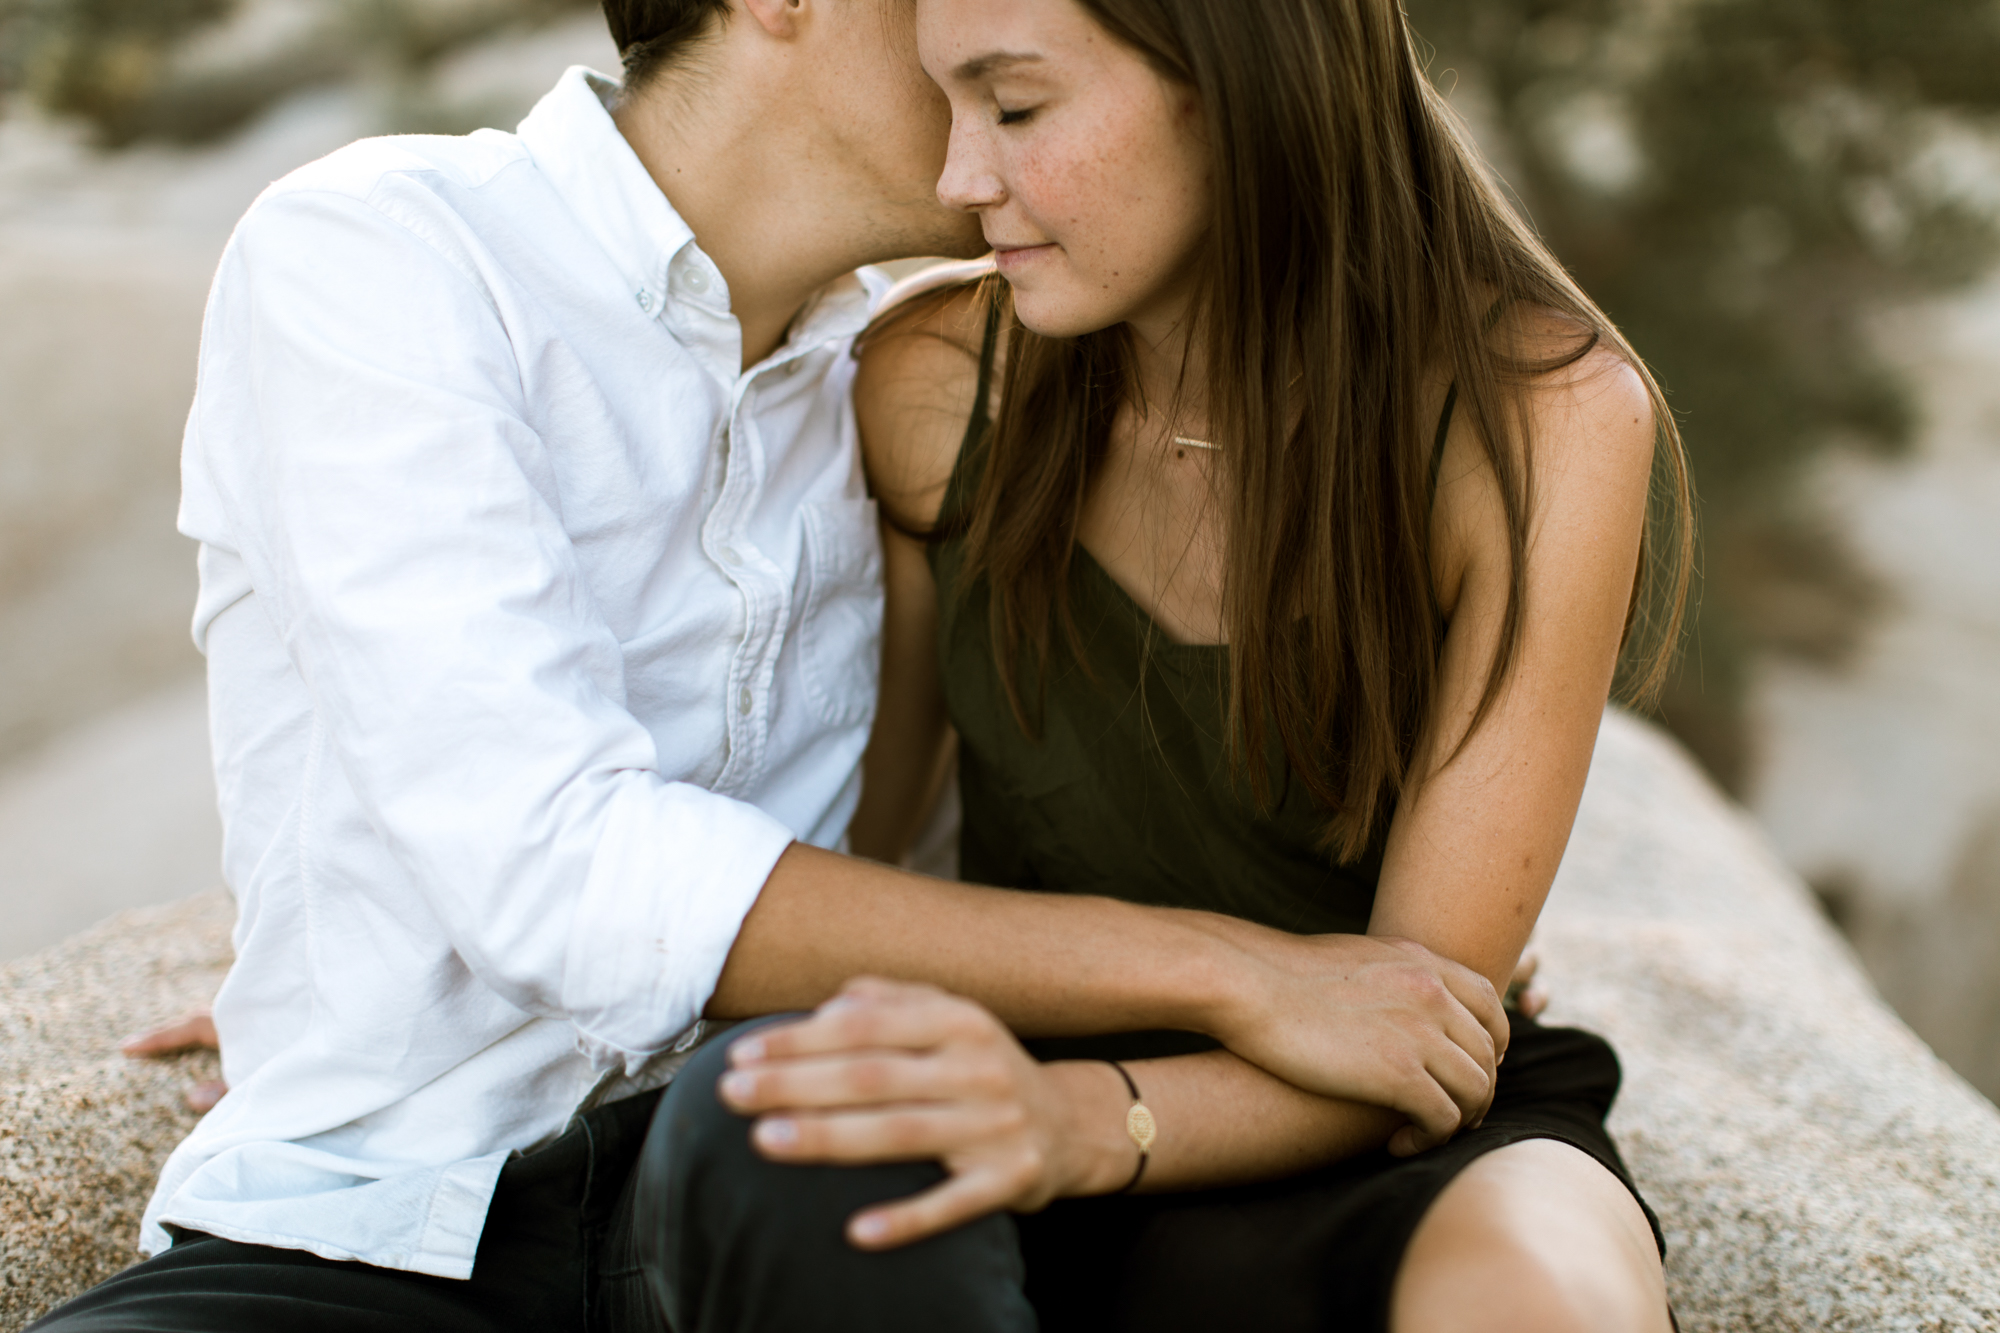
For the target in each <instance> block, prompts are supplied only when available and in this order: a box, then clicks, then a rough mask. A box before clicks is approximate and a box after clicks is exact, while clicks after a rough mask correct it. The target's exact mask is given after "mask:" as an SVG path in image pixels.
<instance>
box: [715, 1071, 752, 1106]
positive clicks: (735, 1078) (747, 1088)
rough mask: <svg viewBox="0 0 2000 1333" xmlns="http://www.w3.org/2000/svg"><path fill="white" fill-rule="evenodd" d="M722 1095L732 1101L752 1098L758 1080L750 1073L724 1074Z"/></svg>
mask: <svg viewBox="0 0 2000 1333" xmlns="http://www.w3.org/2000/svg"><path fill="white" fill-rule="evenodd" d="M720 1086H721V1088H722V1095H723V1096H724V1097H727V1098H728V1099H729V1100H730V1101H732V1102H744V1101H748V1100H750V1094H751V1092H752V1091H754V1090H755V1088H756V1086H757V1080H756V1079H754V1078H752V1077H750V1075H748V1074H741V1073H730V1074H724V1075H723V1076H722V1081H721V1084H720Z"/></svg>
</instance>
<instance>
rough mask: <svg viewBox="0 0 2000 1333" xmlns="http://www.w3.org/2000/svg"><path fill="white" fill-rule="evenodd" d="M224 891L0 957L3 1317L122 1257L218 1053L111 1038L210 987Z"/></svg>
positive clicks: (82, 1281) (219, 947) (104, 1270)
mask: <svg viewBox="0 0 2000 1333" xmlns="http://www.w3.org/2000/svg"><path fill="white" fill-rule="evenodd" d="M232 911H233V909H232V908H231V905H230V902H229V898H228V895H226V894H224V893H221V892H215V893H208V894H202V895H199V896H197V897H193V898H187V899H183V900H182V901H180V902H177V903H172V904H169V905H168V906H165V907H153V908H144V909H140V910H138V911H132V912H125V913H121V914H120V915H118V916H114V917H112V918H110V919H109V920H107V921H104V922H102V923H100V924H99V925H96V926H93V927H92V928H91V929H89V930H87V931H85V932H83V933H82V934H80V935H76V936H73V937H72V938H70V939H69V940H66V941H64V942H63V943H62V944H59V945H57V946H56V947H55V948H53V949H49V950H47V951H45V952H43V953H39V954H35V955H33V956H32V957H29V958H24V959H20V960H18V961H16V962H12V963H8V964H5V965H0V1329H9V1330H11V1329H16V1328H20V1327H22V1326H23V1325H25V1324H26V1323H28V1322H29V1321H30V1320H32V1319H35V1318H37V1317H38V1316H40V1315H41V1314H42V1313H43V1312H44V1311H46V1310H47V1309H48V1308H49V1307H50V1306H52V1305H55V1304H57V1303H59V1302H61V1301H63V1300H66V1299H68V1298H69V1297H70V1296H71V1295H73V1294H75V1293H76V1292H78V1291H81V1290H82V1289H83V1288H85V1287H87V1286H89V1285H91V1284H92V1283H94V1282H97V1281H99V1280H101V1279H103V1278H106V1277H109V1276H110V1275H111V1274H113V1273H115V1272H117V1271H118V1270H119V1269H121V1268H123V1267H125V1266H126V1265H127V1264H129V1263H132V1262H133V1261H134V1260H135V1259H137V1258H138V1257H139V1256H138V1254H137V1252H136V1248H135V1247H136V1245H137V1243H138V1235H139V1213H140V1210H141V1209H143V1208H144V1207H145V1203H146V1198H147V1196H148V1195H150V1194H151V1193H152V1191H153V1179H154V1177H155V1175H156V1174H157V1173H158V1171H159V1169H160V1163H161V1162H162V1161H164V1160H165V1159H166V1155H167V1154H168V1153H169V1152H170V1151H172V1149H173V1146H174V1145H175V1144H176V1143H179V1142H180V1140H181V1139H182V1137H183V1136H185V1135H186V1134H187V1132H188V1130H189V1129H191V1128H193V1126H194V1122H195V1115H194V1113H193V1112H191V1111H189V1110H188V1109H187V1107H186V1105H185V1104H184V1103H183V1102H182V1100H181V1097H182V1093H183V1092H184V1091H185V1090H186V1088H187V1086H188V1084H189V1083H190V1082H191V1081H193V1080H194V1079H197V1078H213V1077H215V1074H214V1072H213V1071H214V1069H215V1057H214V1056H213V1055H212V1054H206V1053H204V1054H199V1055H187V1056H180V1057H176V1058H174V1059H169V1060H159V1061H145V1062H138V1061H129V1060H126V1059H125V1058H124V1057H123V1056H121V1055H120V1054H119V1053H118V1041H119V1038H121V1037H123V1036H125V1035H127V1034H128V1033H131V1032H133V1031H135V1030H139V1029H142V1028H145V1027H149V1026H152V1025H154V1024H157V1023H159V1022H162V1021H164V1020H166V1019H170V1018H174V1017H176V1016H178V1015H180V1014H182V1013H185V1012H186V1011H187V1010H188V1009H190V1008H193V1007H194V1006H195V1005H198V1004H205V1003H207V1002H208V1000H209V998H210V997H211V996H213V995H214V994H215V988H216V986H217V985H218V984H220V982H221V980H222V974H223V971H224V970H225V969H226V968H227V967H228V965H229V927H230V921H231V918H232Z"/></svg>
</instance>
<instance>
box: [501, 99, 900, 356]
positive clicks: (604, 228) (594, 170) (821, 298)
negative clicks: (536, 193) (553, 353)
mask: <svg viewBox="0 0 2000 1333" xmlns="http://www.w3.org/2000/svg"><path fill="white" fill-rule="evenodd" d="M617 92H618V84H617V82H616V81H615V80H613V79H609V78H606V77H605V76H604V75H602V74H599V73H598V72H597V71H595V70H592V69H589V68H587V67H585V66H582V65H573V66H571V67H570V68H569V69H568V70H567V71H565V72H564V74H563V76H562V78H561V79H560V80H559V81H558V82H557V83H556V86H555V87H554V88H553V89H551V90H550V91H549V93H548V94H547V96H545V97H543V98H542V100H541V101H540V102H539V103H537V104H536V106H535V109H534V110H533V111H530V112H529V113H528V118H527V119H526V120H524V121H522V122H521V126H520V130H519V134H520V138H521V141H522V143H523V144H525V145H526V146H527V149H528V152H529V155H530V156H532V157H533V158H534V160H535V165H536V167H537V168H539V169H540V170H541V172H542V173H543V175H545V176H546V177H547V178H548V179H549V181H550V182H551V183H552V184H553V185H554V186H555V189H556V192H557V193H558V194H560V195H561V196H562V198H563V200H564V202H565V203H567V204H568V205H569V208H570V211H571V212H573V213H574V214H575V215H576V217H577V220H578V221H579V222H581V223H582V225H583V228H584V230H585V231H587V232H589V233H590V234H591V236H592V237H593V238H594V239H595V240H596V241H597V243H598V244H599V245H600V246H602V247H603V249H604V252H605V254H606V255H608V256H610V258H611V262H612V263H613V265H615V266H616V267H617V269H618V272H619V274H620V275H621V276H622V277H623V278H624V279H625V284H626V287H627V288H628V289H629V290H630V291H631V292H632V295H633V299H634V300H635V301H637V303H638V305H639V308H640V309H641V310H643V311H645V312H646V313H647V314H648V315H651V316H653V317H654V318H655V319H658V318H661V317H662V316H663V315H665V313H666V311H667V308H668V304H669V300H670V299H671V300H672V301H673V302H675V303H689V304H693V305H696V306H699V307H701V308H702V310H703V312H704V313H705V314H707V315H709V316H712V317H720V318H723V319H728V318H729V288H728V284H727V283H726V282H725V281H724V279H723V276H722V272H721V270H719V269H718V268H716V267H715V263H714V261H713V260H711V259H710V258H709V257H708V256H707V255H705V254H703V253H702V250H701V247H700V246H699V245H697V244H696V243H695V239H694V232H693V231H692V230H690V229H689V227H688V225H687V223H686V222H685V221H683V220H682V218H681V215H680V214H679V213H678V212H676V211H675V210H674V206H673V204H672V202H670V201H669V200H668V198H667V196H666V193H665V192H664V191H662V190H661V189H660V187H659V186H658V185H657V184H655V183H654V181H653V178H652V176H651V174H650V173H648V172H647V170H646V167H645V164H644V163H642V162H641V161H640V160H639V155H638V154H637V153H635V152H633V151H632V145H631V144H629V143H627V142H626V141H625V136H624V135H623V134H621V133H619V131H618V126H617V124H616V123H615V122H614V121H613V120H612V119H611V112H610V108H609V103H610V101H611V99H612V98H614V97H615V96H616V95H617ZM888 287H889V282H888V280H887V278H886V277H884V276H883V275H882V274H881V273H880V272H879V271H878V270H875V269H862V270H860V271H859V272H858V273H850V274H846V275H844V276H842V277H840V278H837V279H835V280H834V281H833V282H831V283H829V284H828V285H827V286H826V287H825V288H824V289H822V290H821V291H820V293H819V294H818V295H817V296H815V297H814V298H813V299H812V301H811V302H810V303H809V304H808V305H807V307H806V309H805V311H804V312H803V313H802V314H801V315H800V317H799V319H798V321H797V322H796V324H795V325H794V328H793V333H792V337H791V339H790V340H789V341H788V342H787V343H786V344H785V346H784V347H782V348H780V349H779V351H778V353H777V356H778V357H779V358H781V359H782V358H784V357H786V356H788V355H789V354H791V353H793V352H798V351H803V350H805V349H807V348H810V347H815V346H822V345H824V344H826V343H828V342H831V341H834V340H837V339H840V338H849V337H852V336H853V335H855V334H856V333H859V332H860V331H861V330H862V329H863V328H864V327H866V326H867V323H868V320H869V317H870V316H871V315H872V314H873V313H874V309H875V306H876V304H877V303H878V302H879V301H880V300H881V298H882V295H883V293H884V292H885V291H887V290H888Z"/></svg>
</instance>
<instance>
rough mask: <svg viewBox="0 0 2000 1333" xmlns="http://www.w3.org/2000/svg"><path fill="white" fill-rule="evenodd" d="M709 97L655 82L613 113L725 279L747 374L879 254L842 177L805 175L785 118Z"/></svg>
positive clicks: (806, 165) (805, 158)
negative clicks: (809, 309)
mask: <svg viewBox="0 0 2000 1333" xmlns="http://www.w3.org/2000/svg"><path fill="white" fill-rule="evenodd" d="M666 77H669V78H670V77H672V76H671V75H668V76H666ZM718 101H719V99H713V98H705V97H700V96H676V95H675V93H674V90H673V89H671V88H670V87H667V86H665V85H664V84H663V85H661V86H656V87H653V88H649V89H647V90H646V91H645V92H644V93H642V94H640V95H639V96H637V97H633V98H630V99H628V100H627V101H625V102H624V103H623V104H622V105H620V106H619V107H618V109H617V111H616V112H614V114H613V118H614V119H615V120H616V122H617V124H618V129H619V131H620V132H621V133H622V134H623V135H624V136H625V139H626V142H628V143H630V144H631V145H632V149H633V151H634V152H635V153H637V154H638V156H639V161H640V162H641V163H643V164H644V166H645V168H646V170H647V172H648V173H649V174H650V175H651V176H652V178H653V181H654V183H655V184H657V185H658V186H659V187H660V189H661V190H662V191H663V192H664V193H665V194H666V196H667V199H668V201H669V202H671V203H672V204H673V206H674V211H675V212H677V213H679V214H680V215H681V218H682V220H683V221H685V222H686V223H687V224H688V227H689V228H690V229H691V230H692V231H693V232H694V235H695V240H696V241H697V242H698V243H699V244H700V246H701V248H702V250H703V252H704V253H706V254H707V255H708V257H709V258H710V259H711V260H713V261H714V262H715V266H716V267H717V268H718V269H720V270H721V271H722V276H723V280H724V281H726V282H727V283H728V284H729V300H730V309H731V312H732V313H733V314H734V315H735V316H736V319H737V322H738V323H739V324H740V325H741V326H742V329H743V368H744V369H745V370H747V369H749V368H750V367H751V366H753V365H755V364H757V363H758V362H759V361H762V360H763V359H764V358H765V357H767V356H769V355H770V354H771V353H772V352H773V351H775V350H776V349H777V348H778V346H779V344H781V343H782V342H784V340H785V335H786V331H787V330H788V329H789V328H790V327H791V324H792V321H793V319H794V318H795V317H796V316H797V315H798V313H799V310H800V309H801V308H802V307H803V306H804V305H805V304H806V302H807V301H809V300H811V299H812V296H813V294H814V293H816V292H818V291H819V290H820V289H821V288H822V287H825V286H826V285H827V284H828V283H829V282H832V281H833V280H834V279H835V278H838V277H839V276H841V275H842V274H844V273H847V272H850V271H852V270H853V269H855V268H858V267H860V266H861V265H862V264H865V263H868V262H871V261H872V260H874V259H877V258H880V257H881V256H878V255H876V254H874V253H872V252H871V250H870V249H869V247H868V241H869V240H870V239H871V238H870V236H869V228H867V226H866V225H865V223H864V221H863V220H862V219H860V218H858V217H856V216H851V214H852V212H853V209H852V206H851V204H850V203H849V200H848V199H847V197H846V193H847V192H846V191H844V190H843V189H842V184H841V182H839V181H838V180H832V179H829V178H828V176H827V174H826V173H825V172H824V171H816V170H815V169H814V164H813V163H812V161H811V155H810V154H809V153H807V152H803V151H800V149H801V147H802V145H801V144H800V142H799V141H798V140H797V139H796V138H795V137H794V136H792V135H790V134H788V133H787V132H786V127H785V125H784V123H783V120H784V118H783V117H781V116H775V115H774V116H769V117H765V118H762V119H754V118H752V117H748V116H737V115H732V114H731V112H732V107H730V106H729V105H727V104H718ZM697 108H699V109H697Z"/></svg>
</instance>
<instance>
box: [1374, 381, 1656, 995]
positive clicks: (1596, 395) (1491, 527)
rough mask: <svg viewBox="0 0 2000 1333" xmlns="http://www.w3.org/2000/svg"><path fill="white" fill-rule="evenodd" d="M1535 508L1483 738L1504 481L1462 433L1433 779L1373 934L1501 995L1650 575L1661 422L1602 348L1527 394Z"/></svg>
mask: <svg viewBox="0 0 2000 1333" xmlns="http://www.w3.org/2000/svg"><path fill="white" fill-rule="evenodd" d="M1528 405H1529V420H1530V424H1531V430H1532V437H1531V438H1532V439H1533V447H1534V471H1533V477H1534V494H1533V496H1532V497H1531V498H1532V506H1533V507H1532V512H1531V515H1530V524H1529V531H1528V563H1527V570H1526V597H1525V606H1524V611H1525V616H1524V622H1523V628H1522V638H1521V644H1520V655H1519V658H1518V659H1517V661H1516V663H1515V667H1514V670H1513V672H1512V673H1511V675H1510V676H1509V678H1508V680H1507V683H1506V685H1505V687H1504V688H1503V690H1502V692H1501V694H1500V696H1499V698H1498V700H1497V701H1496V703H1495V705H1494V706H1493V708H1492V709H1491V710H1490V711H1489V713H1488V714H1487V716H1486V718H1485V719H1484V720H1483V721H1482V722H1481V723H1480V725H1479V728H1478V730H1477V731H1475V732H1473V733H1472V735H1471V737H1470V739H1466V731H1467V728H1468V726H1469V725H1470V723H1471V721H1472V718H1473V715H1474V712H1475V710H1476V709H1477V707H1478V704H1479V699H1480V696H1481V693H1482V692H1483V690H1484V688H1485V683H1486V673H1487V667H1488V664H1489V663H1490V662H1491V660H1492V656H1493V652H1494V646H1495V644H1496V643H1497V641H1498V639H1499V634H1500V624H1501V620H1502V617H1503V615H1504V613H1505V610H1506V603H1507V581H1508V564H1507V538H1506V524H1505V521H1504V517H1503V515H1502V511H1501V507H1500V496H1499V489H1498V484H1497V483H1496V481H1495V479H1494V474H1493V471H1492V468H1491V466H1490V465H1489V464H1488V463H1487V461H1486V458H1485V455H1484V453H1483V451H1482V450H1481V449H1480V447H1479V443H1478V440H1477V438H1476V436H1475V435H1474V433H1473V431H1472V428H1471V425H1470V423H1469V422H1466V421H1463V420H1461V421H1459V422H1457V423H1455V425H1454V429H1453V431H1452V434H1451V438H1450V440H1449V442H1448V445H1447V449H1446V454H1445V460H1444V466H1443V468H1442V473H1441V475H1442V479H1443V480H1442V482H1441V485H1440V491H1439V496H1438V516H1439V522H1438V533H1437V539H1436V542H1435V545H1434V559H1435V566H1434V567H1435V568H1437V569H1438V570H1439V571H1440V585H1441V586H1440V595H1441V601H1442V603H1443V605H1444V607H1445V609H1446V611H1447V613H1448V614H1449V616H1450V629H1449V631H1448V633H1447V634H1446V637H1445V644H1444V659H1443V671H1442V679H1441V681H1440V688H1439V692H1438V703H1437V706H1436V709H1435V710H1434V713H1433V716H1432V720H1431V724H1430V726H1429V728H1428V730H1427V732H1426V735H1425V738H1424V743H1423V745H1422V747H1421V749H1420V751H1419V754H1418V756H1417V771H1418V772H1419V773H1422V774H1424V775H1425V776H1424V777H1423V779H1422V781H1421V782H1420V783H1418V784H1417V785H1416V787H1415V788H1414V790H1413V791H1412V792H1411V793H1409V794H1408V795H1407V796H1406V797H1405V798H1404V800H1403V801H1402V802H1401V804H1400V805H1399V807H1398V809H1397V813H1396V818H1395V822H1394V823H1393V825H1392V826H1391V829H1390V835H1389V844H1388V849H1387V853H1386V856H1385V859H1384V862H1383V869H1382V881H1381V886H1380V888H1379V889H1378V891H1377V894H1376V899H1375V910H1374V915H1373V917H1372V918H1371V920H1370V922H1369V931H1370V933H1371V934H1378V935H1392V936H1397V937H1401V938H1407V939H1414V940H1417V941H1419V942H1420V943H1422V944H1424V945H1426V946H1428V947H1430V948H1432V949H1435V950H1437V951H1438V952H1440V953H1442V954H1444V955H1446V956H1447V957H1450V958H1455V959H1457V960H1458V961H1459V962H1461V963H1464V964H1465V965H1466V966H1468V967H1470V968H1472V969H1473V970H1475V971H1477V972H1479V973H1481V974H1483V975H1484V976H1486V977H1487V978H1488V979H1489V980H1492V981H1493V982H1494V983H1495V984H1496V985H1500V986H1504V985H1505V982H1506V979H1507V978H1508V976H1509V975H1510V974H1511V973H1512V972H1513V970H1514V967H1515V963H1516V961H1517V960H1518V958H1519V957H1520V953H1521V949H1522V946H1523V945H1524V944H1525V943H1526V942H1527V938H1528V932H1529V931H1530V930H1532V929H1533V928H1534V924H1535V919H1536V917H1537V916H1538V915H1539V914H1540V912H1541V909H1542V901H1543V899H1544V898H1545V897H1546V896H1547V894H1548V890H1549V885H1550V883H1551V882H1552V881H1553V880H1554V878H1555V872H1556V866H1557V864H1558V863H1559V862H1560V861H1561V859H1562V854H1563V849H1564V848H1565V846H1567V844H1568V842H1569V834H1570V827H1571V824H1572V823H1573V822H1574V820H1575V818H1576V809H1577V803H1578V802H1579V800H1581V798H1582V795H1583V783H1584V778H1585V777H1586V776H1587V775H1588V773H1589V770H1590V755H1591V750H1592V748H1593V747H1594V746H1595V744H1596V740H1597V728H1598V722H1599V719H1600V718H1601V717H1602V715H1603V712H1604V704H1605V699H1606V696H1607V695H1608V694H1609V692H1610V688H1611V678H1612V672H1613V670H1614V668H1615V667H1616V665H1617V658H1618V650H1619V644H1620V640H1621V638H1622V635H1623V631H1624V626H1625V616H1626V609H1627V607H1628V605H1629V599H1630V596H1631V591H1632V583H1633V578H1634V576H1635V574H1636V571H1637V562H1638V555H1639V537H1640V532H1641V529H1642V526H1643V524H1644V522H1645V509H1646V495H1647V486H1648V484H1649V480H1650V477H1651V471H1652V461H1653V447H1654V423H1653V415H1652V408H1651V404H1650V401H1649V400H1648V398H1647V395H1646V392H1645V389H1644V386H1643V385H1642V384H1641V382H1640V380H1639V377H1638V376H1637V374H1635V373H1634V372H1633V370H1632V368H1631V367H1630V366H1628V365H1626V364H1625V362H1624V361H1623V360H1621V359H1620V358H1618V357H1617V356H1615V355H1614V354H1612V353H1611V352H1609V351H1608V350H1600V351H1597V352H1593V353H1592V354H1590V355H1589V356H1587V357H1585V358H1584V359H1583V360H1582V361H1581V362H1579V363H1577V364H1576V365H1575V366H1572V367H1570V368H1568V369H1567V370H1565V371H1561V372H1557V373H1556V374H1553V375H1550V376H1545V377H1544V378H1543V380H1542V381H1540V382H1539V383H1538V384H1537V385H1536V386H1535V388H1534V390H1533V392H1532V393H1531V395H1530V397H1529V404H1528Z"/></svg>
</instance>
